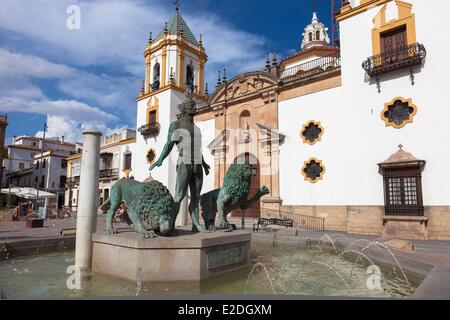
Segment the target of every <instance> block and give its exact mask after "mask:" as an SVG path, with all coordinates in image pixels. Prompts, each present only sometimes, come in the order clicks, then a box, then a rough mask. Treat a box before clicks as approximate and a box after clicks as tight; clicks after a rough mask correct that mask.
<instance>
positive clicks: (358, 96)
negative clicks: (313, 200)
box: [340, 0, 450, 206]
mask: <svg viewBox="0 0 450 320" xmlns="http://www.w3.org/2000/svg"><path fill="white" fill-rule="evenodd" d="M408 2H410V3H412V4H413V13H415V16H416V31H417V42H419V43H422V44H424V45H425V48H426V50H427V58H426V62H425V65H424V67H423V68H419V67H415V68H414V71H415V85H414V86H412V85H411V82H410V79H409V69H405V70H401V71H397V72H394V73H390V74H385V75H381V76H380V85H381V93H378V92H377V88H376V84H375V83H371V84H369V83H367V82H365V81H364V75H365V72H364V70H363V69H362V67H361V63H362V62H363V61H364V60H365V59H366V58H367V57H369V56H371V55H372V39H371V37H372V36H371V30H372V28H373V23H372V19H373V18H374V17H375V15H376V14H377V13H378V12H379V10H380V9H381V6H378V7H374V8H372V9H369V10H368V11H366V12H364V13H361V14H359V15H356V16H354V17H351V18H349V19H347V20H344V21H342V22H341V23H340V30H341V56H342V83H343V87H342V93H343V101H344V102H343V110H344V121H345V144H344V145H343V146H344V150H345V164H346V167H345V173H344V175H343V176H344V177H345V182H346V183H345V189H346V191H347V197H346V198H347V199H346V202H347V203H348V204H349V205H383V204H384V199H383V185H382V177H381V175H380V174H379V173H378V166H377V163H379V162H381V161H384V160H385V159H386V158H388V157H389V156H390V155H391V154H392V153H394V152H396V151H397V150H398V148H397V146H398V144H399V143H401V144H403V145H404V150H406V151H408V152H410V153H412V154H413V155H414V156H416V157H417V158H420V159H423V160H426V161H427V164H426V166H425V170H424V172H423V183H422V185H423V200H424V205H425V206H432V205H449V204H450V200H449V199H450V198H449V193H450V180H449V179H448V178H447V177H448V176H449V175H450V172H449V169H448V165H447V164H448V163H449V162H450V152H449V151H448V148H446V147H444V144H445V141H448V140H450V130H448V119H450V109H449V108H447V107H446V101H449V99H450V91H449V90H448V78H447V77H448V74H449V73H450V65H449V64H448V63H447V60H448V57H447V52H448V50H449V49H450V43H448V41H443V39H446V38H447V35H446V26H445V23H446V22H447V14H446V12H447V11H448V10H449V9H450V3H448V2H444V1H443V2H439V4H438V5H430V3H428V1H418V0H414V1H408ZM435 3H436V2H435ZM393 5H394V2H391V3H390V6H393ZM392 12H396V11H395V10H392V8H390V9H388V10H387V15H388V17H387V20H389V19H390V18H393V17H392V16H391V15H392ZM431 26H432V27H431ZM399 96H400V97H403V98H412V101H413V103H414V104H415V105H416V106H417V109H418V112H417V114H416V115H415V117H414V122H413V123H410V124H407V125H406V126H405V127H404V128H402V129H394V128H393V127H386V126H385V123H384V122H383V121H382V120H381V118H380V113H381V111H382V109H383V107H384V104H385V103H386V102H390V101H391V100H392V99H393V98H395V97H399ZM443 143H444V144H443Z"/></svg>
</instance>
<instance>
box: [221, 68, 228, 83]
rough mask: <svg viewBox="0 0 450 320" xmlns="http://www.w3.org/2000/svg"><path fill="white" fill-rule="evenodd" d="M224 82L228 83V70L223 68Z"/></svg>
mask: <svg viewBox="0 0 450 320" xmlns="http://www.w3.org/2000/svg"><path fill="white" fill-rule="evenodd" d="M222 80H223V81H222V82H227V69H226V68H223V78H222Z"/></svg>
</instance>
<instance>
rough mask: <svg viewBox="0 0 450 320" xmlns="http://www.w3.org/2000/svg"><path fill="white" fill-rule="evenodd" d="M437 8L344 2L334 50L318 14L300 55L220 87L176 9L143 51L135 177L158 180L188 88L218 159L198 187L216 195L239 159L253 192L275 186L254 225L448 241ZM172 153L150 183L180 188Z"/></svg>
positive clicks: (394, 1)
mask: <svg viewBox="0 0 450 320" xmlns="http://www.w3.org/2000/svg"><path fill="white" fill-rule="evenodd" d="M433 3H435V5H430V3H428V2H427V3H425V2H424V1H419V0H410V1H408V2H404V1H399V0H355V1H349V2H345V3H344V6H343V7H342V8H341V10H340V12H339V13H338V15H337V20H338V22H339V27H340V39H339V46H335V45H334V44H332V43H330V39H329V35H328V29H327V27H326V26H325V25H324V24H323V23H321V22H320V20H319V18H318V17H317V14H316V13H313V15H312V19H311V22H310V23H309V24H308V25H307V26H306V27H305V28H304V32H303V34H302V35H301V39H298V40H299V41H298V42H299V44H300V50H299V51H298V52H296V53H294V54H293V55H291V56H288V57H286V58H283V59H281V60H279V59H278V58H277V55H276V53H275V52H274V53H272V54H268V55H267V59H266V64H265V66H264V68H262V70H258V71H252V72H246V73H243V74H239V75H236V76H234V77H233V78H231V79H228V78H227V77H226V74H224V72H222V73H219V74H218V80H217V84H216V87H215V89H214V90H208V88H207V86H206V85H205V84H204V68H205V64H206V62H207V55H206V51H205V48H204V47H203V43H202V41H201V38H200V39H199V40H197V39H196V37H195V36H194V35H193V34H192V32H191V31H190V30H189V27H188V26H187V24H186V22H185V21H184V20H183V18H182V17H181V15H180V13H179V12H178V10H177V12H176V14H175V15H174V17H172V19H170V20H169V21H168V22H167V23H166V25H165V26H164V29H163V30H162V31H161V32H160V33H159V34H158V36H157V37H156V38H155V39H152V37H151V38H150V39H149V41H148V44H147V47H146V50H145V53H144V57H145V62H146V69H145V70H146V71H145V80H144V83H143V87H142V89H141V92H140V94H139V96H138V98H137V129H138V134H137V139H136V151H135V154H136V158H135V161H134V163H133V175H134V177H135V178H136V179H138V180H141V181H142V180H144V179H146V178H147V177H148V176H149V171H148V167H149V164H150V163H152V161H154V160H155V159H156V158H157V157H158V156H159V154H160V153H161V151H162V148H163V146H164V143H165V141H166V138H167V132H168V127H169V125H170V122H172V121H174V120H175V119H176V117H177V114H178V110H177V105H178V104H179V103H181V102H182V101H183V100H184V99H185V97H184V91H185V89H186V87H187V88H193V89H194V92H195V99H196V101H197V102H198V104H199V108H198V113H197V115H196V117H195V122H196V124H197V125H198V126H199V127H200V129H201V131H202V146H203V155H204V158H205V160H206V162H208V163H209V164H210V165H211V173H210V175H209V176H208V177H205V180H204V186H203V192H207V191H209V190H211V189H213V188H218V187H220V186H221V183H222V181H223V177H224V174H225V172H226V171H227V169H228V167H229V166H230V164H231V163H233V162H235V161H244V162H248V163H250V164H251V165H252V166H253V172H254V177H253V181H252V190H253V191H252V192H256V190H257V189H258V188H259V187H261V186H263V185H265V186H267V187H268V188H269V189H270V194H269V195H267V196H265V197H263V198H262V199H261V202H260V203H259V204H258V205H257V206H255V207H254V208H252V209H251V210H247V211H246V212H245V216H246V217H253V218H258V217H286V218H292V219H294V221H295V222H296V224H304V223H306V222H305V221H307V220H308V219H310V218H315V219H320V220H321V221H322V222H323V223H324V226H325V229H327V230H336V231H345V232H350V233H363V234H375V235H386V236H396V237H404V238H417V239H447V240H448V239H450V181H449V180H448V179H446V177H448V176H450V174H449V173H450V172H449V169H448V166H447V163H448V162H449V160H450V153H449V152H448V150H447V148H445V146H444V145H445V144H443V142H445V141H447V140H450V130H448V126H447V120H448V119H450V111H449V110H447V109H446V108H445V102H444V101H448V99H447V98H450V92H449V90H446V89H447V88H446V87H448V85H447V84H448V81H447V79H446V76H447V73H448V72H449V71H450V67H449V65H448V64H447V63H446V57H445V55H446V50H445V49H446V47H448V44H446V43H445V42H444V41H443V40H442V39H445V38H446V37H445V28H444V27H443V26H442V27H439V21H445V17H444V16H443V15H444V12H445V9H444V8H440V9H439V10H437V9H436V6H437V5H440V6H441V7H448V6H449V5H448V4H443V3H440V2H439V3H438V1H433ZM447 9H450V8H447ZM441 15H442V16H441ZM430 17H432V20H433V21H431V20H430V19H431V18H430ZM430 24H431V25H433V26H434V27H433V28H431V29H430ZM293 39H295V35H293ZM300 40H301V41H300ZM209 91H211V92H209ZM212 91H213V92H212ZM430 134H434V135H435V137H431V136H430ZM171 158H172V160H171V161H167V162H166V163H165V164H163V166H162V167H160V168H158V169H157V170H155V171H154V172H152V176H153V178H155V179H158V180H160V181H161V182H163V183H164V184H166V185H167V186H168V187H169V190H171V191H172V192H173V191H174V187H175V177H176V158H177V155H176V152H172V156H171ZM241 214H243V213H242V212H233V215H237V216H239V215H241Z"/></svg>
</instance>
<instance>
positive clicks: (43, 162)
mask: <svg viewBox="0 0 450 320" xmlns="http://www.w3.org/2000/svg"><path fill="white" fill-rule="evenodd" d="M46 164H47V159H44V160H42V168H45V165H46Z"/></svg>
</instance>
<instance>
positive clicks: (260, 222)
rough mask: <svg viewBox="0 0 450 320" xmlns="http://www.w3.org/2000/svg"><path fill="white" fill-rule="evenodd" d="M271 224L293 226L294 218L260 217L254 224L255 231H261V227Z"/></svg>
mask: <svg viewBox="0 0 450 320" xmlns="http://www.w3.org/2000/svg"><path fill="white" fill-rule="evenodd" d="M269 225H275V226H281V227H285V228H292V227H293V226H294V221H293V220H292V219H280V218H259V219H258V222H257V223H254V224H253V231H259V229H260V228H267V227H268V226H269Z"/></svg>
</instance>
